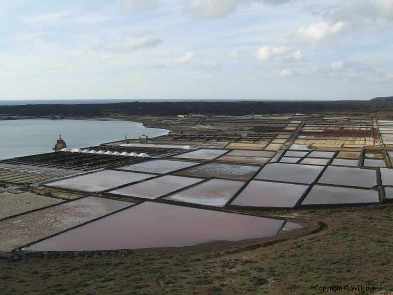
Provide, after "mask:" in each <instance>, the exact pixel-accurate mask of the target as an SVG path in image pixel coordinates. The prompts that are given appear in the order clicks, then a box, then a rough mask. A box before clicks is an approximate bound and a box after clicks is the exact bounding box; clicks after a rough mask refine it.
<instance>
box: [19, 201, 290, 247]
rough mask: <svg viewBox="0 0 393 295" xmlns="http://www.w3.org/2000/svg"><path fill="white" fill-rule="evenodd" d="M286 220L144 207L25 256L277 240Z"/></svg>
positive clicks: (46, 242) (151, 204) (49, 242)
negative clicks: (51, 252) (42, 253)
mask: <svg viewBox="0 0 393 295" xmlns="http://www.w3.org/2000/svg"><path fill="white" fill-rule="evenodd" d="M284 224H285V221H284V220H279V219H272V218H264V217H257V216H250V215H243V214H237V213H228V212H221V211H214V210H204V209H197V208H191V207H183V206H177V205H169V204H163V203H155V202H145V203H142V204H140V205H137V206H135V207H131V208H129V209H125V210H123V211H121V212H118V213H116V214H113V215H110V216H107V217H105V218H102V219H99V220H96V221H94V222H91V223H88V224H86V225H83V226H81V227H78V228H75V229H72V230H70V231H67V232H64V233H62V234H60V235H57V236H54V237H51V238H48V239H46V240H43V241H40V242H38V243H35V244H32V245H30V246H28V247H26V248H23V250H26V251H95V250H117V249H141V248H166V247H183V246H192V245H197V244H203V243H210V242H218V241H228V242H235V241H240V240H249V239H262V238H271V237H274V236H276V235H277V234H278V233H279V232H280V230H281V229H282V228H283V226H284Z"/></svg>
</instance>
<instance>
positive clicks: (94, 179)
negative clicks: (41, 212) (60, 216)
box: [46, 170, 154, 192]
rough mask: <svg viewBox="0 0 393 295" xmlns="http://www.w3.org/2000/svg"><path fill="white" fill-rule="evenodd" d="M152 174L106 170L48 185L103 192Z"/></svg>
mask: <svg viewBox="0 0 393 295" xmlns="http://www.w3.org/2000/svg"><path fill="white" fill-rule="evenodd" d="M152 176H154V175H151V174H142V173H133V172H126V171H116V170H104V171H100V172H94V173H89V174H85V175H81V176H76V177H71V178H67V179H63V180H58V181H55V182H51V183H48V184H46V186H50V187H57V188H63V189H69V190H77V191H83V192H101V191H104V190H108V189H111V188H115V187H118V186H122V185H125V184H128V183H132V182H137V181H140V180H144V179H147V178H150V177H152Z"/></svg>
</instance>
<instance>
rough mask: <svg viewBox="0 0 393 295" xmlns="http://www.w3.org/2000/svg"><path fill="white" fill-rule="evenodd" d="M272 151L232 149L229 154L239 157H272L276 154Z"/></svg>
mask: <svg viewBox="0 0 393 295" xmlns="http://www.w3.org/2000/svg"><path fill="white" fill-rule="evenodd" d="M275 154H276V153H275V152H272V151H251V150H233V151H230V152H229V153H228V154H227V155H228V156H238V157H262V158H271V157H273V156H274V155H275Z"/></svg>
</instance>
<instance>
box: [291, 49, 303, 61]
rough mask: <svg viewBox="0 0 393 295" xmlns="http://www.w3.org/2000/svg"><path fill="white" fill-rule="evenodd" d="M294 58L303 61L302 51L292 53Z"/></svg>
mask: <svg viewBox="0 0 393 295" xmlns="http://www.w3.org/2000/svg"><path fill="white" fill-rule="evenodd" d="M292 57H293V59H294V60H302V59H303V57H304V56H303V52H302V51H301V50H296V51H295V52H293V53H292Z"/></svg>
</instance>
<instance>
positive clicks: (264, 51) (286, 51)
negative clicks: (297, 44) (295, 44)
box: [257, 46, 303, 62]
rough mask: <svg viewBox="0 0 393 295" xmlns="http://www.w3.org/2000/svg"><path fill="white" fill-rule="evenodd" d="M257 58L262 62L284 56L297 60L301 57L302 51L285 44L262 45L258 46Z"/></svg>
mask: <svg viewBox="0 0 393 295" xmlns="http://www.w3.org/2000/svg"><path fill="white" fill-rule="evenodd" d="M257 58H258V59H259V60H260V61H263V62H265V61H269V60H271V59H274V58H285V59H291V60H295V61H298V60H301V59H303V53H302V51H301V50H293V49H291V48H289V47H286V46H279V47H272V46H263V47H260V48H258V50H257Z"/></svg>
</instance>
